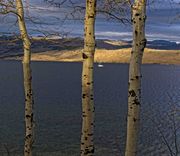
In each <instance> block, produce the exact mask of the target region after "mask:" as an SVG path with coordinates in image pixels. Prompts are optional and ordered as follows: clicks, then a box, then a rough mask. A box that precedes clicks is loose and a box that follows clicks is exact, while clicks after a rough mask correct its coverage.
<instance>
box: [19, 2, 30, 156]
mask: <svg viewBox="0 0 180 156" xmlns="http://www.w3.org/2000/svg"><path fill="white" fill-rule="evenodd" d="M16 9H17V14H18V23H19V30H20V33H21V38H22V41H23V48H24V58H23V61H22V64H23V74H24V93H25V144H24V156H32V144H33V94H32V77H31V68H30V58H31V52H30V46H31V44H30V40H29V37H28V33H27V30H26V25H25V19H24V10H23V4H22V1H21V0H16Z"/></svg>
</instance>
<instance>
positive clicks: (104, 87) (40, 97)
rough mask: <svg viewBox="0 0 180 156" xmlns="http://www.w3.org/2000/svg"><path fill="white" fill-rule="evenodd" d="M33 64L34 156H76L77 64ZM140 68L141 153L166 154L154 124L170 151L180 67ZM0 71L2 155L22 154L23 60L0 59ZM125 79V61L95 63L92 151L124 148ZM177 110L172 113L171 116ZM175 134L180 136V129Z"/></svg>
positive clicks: (112, 153)
mask: <svg viewBox="0 0 180 156" xmlns="http://www.w3.org/2000/svg"><path fill="white" fill-rule="evenodd" d="M32 69H33V88H34V94H35V120H36V131H35V132H36V138H35V139H36V142H35V144H34V151H35V153H34V155H35V156H36V155H41V156H46V155H48V156H53V155H57V156H60V155H61V156H65V155H67V156H76V155H79V140H80V131H81V98H80V97H81V88H80V86H81V80H80V75H81V63H55V62H33V63H32ZM142 69H143V81H142V88H143V92H142V97H143V104H142V113H141V117H142V120H141V130H142V131H141V133H140V141H139V156H160V155H164V156H166V155H167V156H168V155H169V153H168V152H169V151H168V148H167V146H165V145H164V144H163V142H162V137H160V133H159V131H158V129H157V127H158V128H159V129H160V130H161V131H162V132H163V135H164V136H165V138H166V139H167V140H168V142H169V143H172V149H173V150H174V145H173V141H174V138H173V128H172V127H171V126H172V121H171V117H172V114H174V112H176V110H177V109H179V108H180V79H179V77H180V66H174V65H143V68H142ZM0 71H1V77H0V156H1V155H2V156H3V153H7V151H9V153H10V154H11V155H15V154H17V155H18V156H20V155H21V153H22V149H23V133H24V125H23V124H24V120H23V114H24V112H23V109H24V100H23V83H22V67H21V63H20V62H18V61H0ZM127 79H128V65H126V64H105V65H104V68H98V67H97V65H95V105H96V128H95V146H96V156H102V155H103V156H121V155H122V153H123V149H124V143H125V139H124V138H125V129H126V114H127ZM179 115H180V113H179V114H178V113H176V114H175V117H174V118H175V119H177V118H179ZM161 119H162V120H161ZM152 121H153V122H152ZM178 122H179V121H178V120H177V121H175V123H176V124H178ZM177 135H178V137H179V136H180V132H179V131H178V134H177ZM179 138H180V137H179ZM179 141H180V140H179ZM19 152H20V153H19ZM4 155H5V154H4Z"/></svg>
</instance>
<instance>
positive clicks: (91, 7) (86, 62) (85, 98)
mask: <svg viewBox="0 0 180 156" xmlns="http://www.w3.org/2000/svg"><path fill="white" fill-rule="evenodd" d="M95 17H96V0H86V15H85V26H84V51H83V53H82V57H83V69H82V133H81V156H93V155H94V137H93V135H94V110H95V108H94V93H93V68H94V52H95V32H94V27H95Z"/></svg>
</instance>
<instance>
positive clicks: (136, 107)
mask: <svg viewBox="0 0 180 156" xmlns="http://www.w3.org/2000/svg"><path fill="white" fill-rule="evenodd" d="M145 20H146V0H135V1H134V4H133V6H132V24H133V44H132V51H131V58H130V64H129V83H128V85H129V88H128V116H127V138H126V150H125V156H136V154H137V142H138V130H139V120H140V106H141V77H142V76H141V64H142V57H143V52H144V48H145V46H146V38H145Z"/></svg>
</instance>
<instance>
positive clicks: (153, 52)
mask: <svg viewBox="0 0 180 156" xmlns="http://www.w3.org/2000/svg"><path fill="white" fill-rule="evenodd" d="M96 42H97V48H96V52H95V62H100V63H129V59H130V52H131V42H130V41H115V40H97V41H96ZM153 43H154V45H151V42H149V43H148V46H147V48H146V49H145V52H144V57H143V64H176V65H179V64H180V45H179V44H177V45H176V47H175V46H174V47H173V45H175V44H174V43H171V42H170V43H169V42H167V41H162V40H160V41H159V42H158V41H154V42H152V44H153ZM156 44H157V46H156ZM168 45H169V48H168V49H166V47H168ZM171 46H172V48H171ZM153 47H154V48H153ZM156 47H157V48H156ZM158 47H162V48H159V49H158ZM173 48H174V49H173ZM82 51H83V39H82V38H65V39H49V40H43V39H33V40H32V61H56V62H81V61H82V57H81V53H82ZM22 56H23V50H22V42H21V40H19V39H12V38H10V39H8V40H7V39H4V40H3V39H2V38H0V59H3V60H21V59H22Z"/></svg>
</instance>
